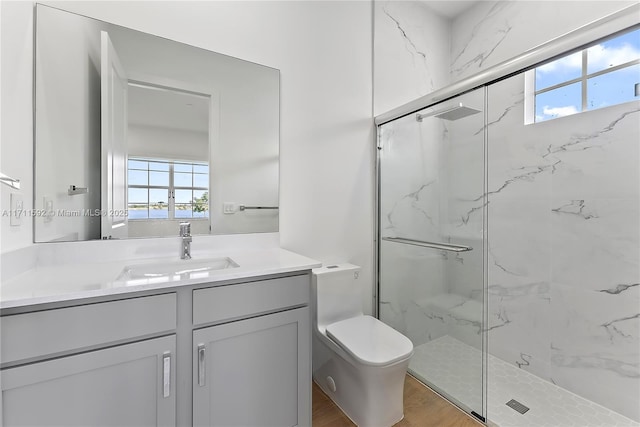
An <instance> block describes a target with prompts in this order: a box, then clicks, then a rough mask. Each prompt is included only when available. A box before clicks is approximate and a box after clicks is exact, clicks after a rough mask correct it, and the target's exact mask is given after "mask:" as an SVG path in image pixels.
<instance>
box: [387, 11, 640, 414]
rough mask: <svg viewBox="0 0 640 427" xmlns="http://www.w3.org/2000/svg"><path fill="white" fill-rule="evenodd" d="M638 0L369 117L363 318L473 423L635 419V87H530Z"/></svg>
mask: <svg viewBox="0 0 640 427" xmlns="http://www.w3.org/2000/svg"><path fill="white" fill-rule="evenodd" d="M639 10H640V7H638V5H636V6H634V7H631V8H629V9H627V10H625V11H622V12H620V13H617V14H614V15H611V16H609V17H607V18H606V19H603V20H601V21H600V22H597V23H594V24H590V25H589V26H587V27H584V28H582V29H580V30H577V31H575V32H573V33H570V34H568V35H567V36H563V37H562V38H560V39H557V40H554V41H552V42H549V43H547V44H546V45H543V46H540V47H539V48H536V49H534V50H533V51H530V52H526V53H525V54H523V55H521V56H519V57H518V58H514V59H513V60H510V61H507V62H505V63H503V64H501V65H498V66H496V67H493V68H492V69H488V70H487V71H485V72H483V73H482V74H480V75H476V76H474V77H471V78H469V79H467V80H465V81H461V82H458V83H456V84H453V85H452V86H451V87H449V88H445V89H443V90H440V91H437V92H434V93H433V94H432V95H428V96H426V97H424V98H421V99H419V100H416V101H414V102H412V103H409V104H407V105H405V106H403V107H400V108H398V109H396V110H393V111H391V112H389V113H387V114H383V115H381V116H379V117H377V118H376V123H377V125H378V167H377V171H378V185H377V189H378V203H377V205H378V257H377V266H378V288H377V295H376V297H377V301H378V317H379V318H380V319H381V320H382V321H384V322H386V323H387V324H389V325H391V326H393V327H394V328H396V329H398V330H399V331H401V332H402V333H404V334H405V335H406V336H408V337H409V338H410V339H411V340H412V341H413V344H414V347H415V354H414V356H413V358H412V360H411V363H410V366H409V371H410V373H411V374H412V375H414V376H415V377H417V378H418V379H420V380H421V381H423V382H424V383H426V384H427V385H429V386H430V387H432V388H433V389H435V390H436V391H438V392H439V393H441V394H442V395H443V396H445V397H446V398H447V399H449V400H451V401H452V402H454V403H455V404H457V405H458V406H459V407H461V408H462V409H464V410H465V411H467V412H469V413H470V414H472V415H474V416H476V417H477V418H478V419H480V420H482V421H484V422H486V423H488V424H489V425H498V426H501V427H511V426H570V425H579V426H638V425H640V424H638V423H639V422H640V408H638V402H639V401H640V370H639V369H640V224H639V221H638V218H640V172H639V170H640V144H638V141H640V98H635V99H633V98H631V99H630V100H629V99H627V100H626V101H625V102H621V103H619V104H617V105H611V106H607V107H606V108H596V106H593V105H589V104H588V102H586V101H585V104H586V107H584V109H583V110H584V111H583V112H581V113H579V114H573V115H567V116H566V117H561V118H559V119H556V120H543V119H542V118H541V117H535V111H536V109H535V103H536V102H542V101H540V100H541V99H543V98H539V99H537V98H536V96H538V92H540V93H542V94H543V93H544V91H535V90H533V89H532V85H531V79H532V78H534V77H535V72H536V68H537V67H538V66H540V65H541V64H543V63H548V62H550V61H553V60H557V59H558V58H560V57H562V55H563V54H568V53H573V52H578V51H581V49H583V48H586V47H588V46H589V45H591V44H592V43H593V42H595V41H598V40H600V39H602V38H604V37H607V36H609V35H611V34H621V32H624V31H629V30H631V31H636V33H637V34H638V36H637V37H638V39H639V45H640V31H639V30H638V28H639V27H638V25H639V16H640V14H639ZM633 61H635V62H629V63H626V65H624V67H622V66H620V67H621V68H620V70H622V69H623V68H625V69H627V68H628V70H627V71H628V72H635V73H636V75H637V76H638V78H637V81H636V82H640V58H639V59H637V60H633ZM585 63H586V60H585ZM633 67H636V68H633ZM616 71H618V70H617V69H616ZM532 73H533V74H532ZM532 76H533V77H532ZM593 78H594V79H596V78H598V75H597V73H596V75H595V76H593ZM590 79H591V77H589V76H587V77H586V78H584V80H585V82H584V84H585V85H586V86H588V87H587V88H586V89H584V90H583V93H587V92H588V91H591V90H592V89H593V91H596V90H597V89H598V88H595V89H594V88H593V87H595V84H594V83H598V84H600V85H602V81H598V82H594V81H591V80H590ZM578 83H580V82H579V81H577V83H576V84H578ZM589 85H591V86H589ZM592 86H593V87H592ZM560 89H562V88H561V87H560ZM631 89H633V87H631ZM625 90H626V89H625ZM594 93H595V92H594ZM632 96H633V95H632ZM589 99H591V98H589Z"/></svg>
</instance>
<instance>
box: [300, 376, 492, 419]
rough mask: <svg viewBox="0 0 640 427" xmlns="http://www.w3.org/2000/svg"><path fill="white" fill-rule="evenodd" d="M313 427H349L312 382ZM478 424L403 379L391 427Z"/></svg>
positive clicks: (327, 398)
mask: <svg viewBox="0 0 640 427" xmlns="http://www.w3.org/2000/svg"><path fill="white" fill-rule="evenodd" d="M312 396H313V397H312V398H313V406H312V411H313V427H353V426H355V424H353V423H352V422H351V420H350V419H349V418H347V416H346V415H345V414H344V413H342V411H341V410H340V409H339V408H338V407H337V406H336V405H335V404H334V403H333V401H331V399H329V397H327V395H326V394H324V392H323V391H322V390H321V389H320V387H318V385H317V384H315V383H313V394H312ZM432 426H433V427H481V426H482V424H480V423H478V422H477V421H476V420H474V419H473V418H471V417H470V416H468V415H467V414H465V413H464V412H462V411H461V410H459V409H458V408H456V407H455V406H454V405H452V404H451V403H449V402H448V401H446V400H445V399H443V398H442V397H440V396H438V395H437V394H436V393H434V392H433V391H431V390H430V389H429V388H427V387H425V386H424V385H422V384H421V383H420V382H418V381H417V380H416V379H415V378H413V377H412V376H410V375H407V377H406V379H405V381H404V419H403V420H402V421H400V422H399V423H397V424H396V425H395V427H432Z"/></svg>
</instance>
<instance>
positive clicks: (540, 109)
mask: <svg viewBox="0 0 640 427" xmlns="http://www.w3.org/2000/svg"><path fill="white" fill-rule="evenodd" d="M581 98H582V90H581V84H580V83H573V84H570V85H567V86H562V87H560V88H558V89H554V90H550V91H548V92H544V93H541V94H538V95H536V122H542V121H544V120H549V119H555V118H557V117H564V116H569V115H571V114H575V113H578V112H580V111H581V110H582V99H581Z"/></svg>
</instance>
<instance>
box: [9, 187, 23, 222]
mask: <svg viewBox="0 0 640 427" xmlns="http://www.w3.org/2000/svg"><path fill="white" fill-rule="evenodd" d="M24 214H25V212H24V201H23V200H22V195H21V194H13V193H12V194H11V216H10V219H9V224H10V225H11V226H12V227H18V226H20V225H22V217H23V216H24Z"/></svg>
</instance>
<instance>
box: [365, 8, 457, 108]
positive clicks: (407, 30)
mask: <svg viewBox="0 0 640 427" xmlns="http://www.w3.org/2000/svg"><path fill="white" fill-rule="evenodd" d="M450 34H451V22H450V21H449V20H448V19H446V18H443V17H441V16H439V15H437V14H436V13H434V12H433V11H432V10H431V9H429V7H428V6H427V5H425V2H420V1H374V39H373V40H374V82H373V83H374V91H373V92H374V115H378V114H381V113H384V112H386V111H388V110H391V109H393V108H395V107H398V106H400V105H402V104H405V103H407V102H409V101H412V100H414V99H416V98H419V97H421V96H423V95H426V94H428V93H430V92H433V91H434V90H436V89H439V88H441V87H444V86H446V85H448V84H449V62H450V53H449V52H450V46H449V45H450Z"/></svg>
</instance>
